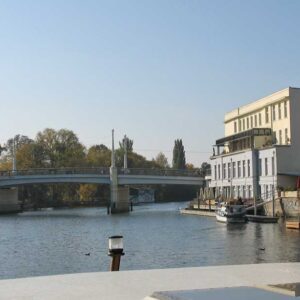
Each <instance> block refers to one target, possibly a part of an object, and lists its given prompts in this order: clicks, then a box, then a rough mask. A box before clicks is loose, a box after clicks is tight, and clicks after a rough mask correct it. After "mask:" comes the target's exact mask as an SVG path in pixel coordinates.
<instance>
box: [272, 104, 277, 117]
mask: <svg viewBox="0 0 300 300" xmlns="http://www.w3.org/2000/svg"><path fill="white" fill-rule="evenodd" d="M272 108H273V121H275V120H276V111H275V105H273V106H272Z"/></svg>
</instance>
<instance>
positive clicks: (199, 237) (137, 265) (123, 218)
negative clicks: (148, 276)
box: [0, 203, 300, 278]
mask: <svg viewBox="0 0 300 300" xmlns="http://www.w3.org/2000/svg"><path fill="white" fill-rule="evenodd" d="M182 206H184V204H182V203H179V204H177V203H169V204H155V205H154V204H151V205H146V206H139V207H136V208H135V211H134V212H133V213H131V214H130V215H129V214H124V215H114V216H107V215H106V210H105V209H100V208H87V209H71V210H53V211H43V212H27V213H24V214H19V215H15V216H4V217H1V218H0V259H1V268H0V278H14V277H24V276H33V275H49V274H60V273H73V272H91V271H107V270H108V268H109V263H110V258H109V257H108V256H107V246H108V245H107V243H108V241H107V239H108V237H109V236H110V235H114V234H122V235H123V236H124V246H125V252H126V255H125V256H124V258H122V263H121V269H122V270H130V269H131V270H132V269H151V268H170V267H192V266H203V265H221V264H244V263H261V262H283V261H300V252H299V250H298V245H299V242H300V234H299V232H298V231H296V232H295V231H287V230H286V229H285V228H284V226H282V224H255V223H248V224H230V225H226V224H221V223H217V222H216V220H215V219H214V218H209V217H198V216H185V215H180V214H179V211H178V208H179V207H182ZM89 252H90V253H91V255H90V256H86V255H85V253H89Z"/></svg>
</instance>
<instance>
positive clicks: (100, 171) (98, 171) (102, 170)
mask: <svg viewBox="0 0 300 300" xmlns="http://www.w3.org/2000/svg"><path fill="white" fill-rule="evenodd" d="M72 174H94V175H109V174H110V169H109V168H107V167H99V168H50V169H28V170H17V171H0V178H1V177H12V176H39V175H72ZM118 174H119V175H148V176H151V175H152V176H185V177H201V176H200V174H199V171H193V170H176V169H150V168H149V169H123V168H118Z"/></svg>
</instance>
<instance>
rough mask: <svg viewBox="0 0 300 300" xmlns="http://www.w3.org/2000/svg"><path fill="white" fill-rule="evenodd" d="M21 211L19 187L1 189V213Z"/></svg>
mask: <svg viewBox="0 0 300 300" xmlns="http://www.w3.org/2000/svg"><path fill="white" fill-rule="evenodd" d="M19 211H20V206H19V202H18V189H17V188H1V189H0V214H10V213H17V212H19Z"/></svg>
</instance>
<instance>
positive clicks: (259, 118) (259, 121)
mask: <svg viewBox="0 0 300 300" xmlns="http://www.w3.org/2000/svg"><path fill="white" fill-rule="evenodd" d="M258 125H259V126H261V113H259V114H258Z"/></svg>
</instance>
